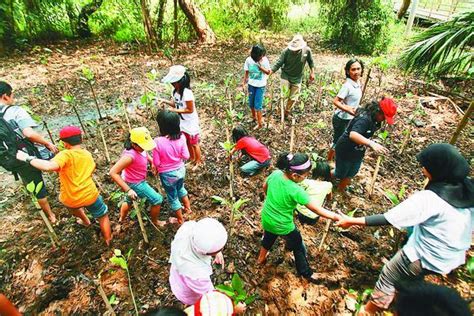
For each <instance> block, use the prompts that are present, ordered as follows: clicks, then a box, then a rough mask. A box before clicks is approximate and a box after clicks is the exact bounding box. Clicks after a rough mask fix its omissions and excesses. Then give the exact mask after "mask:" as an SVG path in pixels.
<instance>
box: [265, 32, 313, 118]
mask: <svg viewBox="0 0 474 316" xmlns="http://www.w3.org/2000/svg"><path fill="white" fill-rule="evenodd" d="M306 63H308V66H309V68H310V74H309V80H310V81H313V80H314V62H313V56H312V55H311V49H310V48H309V47H308V45H307V44H306V42H305V41H304V39H303V36H301V35H300V34H296V35H295V36H294V37H293V39H292V40H291V42H289V43H288V47H287V48H285V49H284V50H283V51H282V52H281V55H280V58H278V60H277V62H276V63H275V64H274V65H273V67H272V69H271V70H272V73H274V72H277V71H278V69H280V68H281V93H282V97H287V98H288V101H287V103H286V108H285V117H287V116H288V115H289V114H290V111H291V108H292V107H293V104H294V103H295V102H296V101H297V100H298V95H299V92H300V89H301V81H302V78H303V71H304V66H305V64H306Z"/></svg>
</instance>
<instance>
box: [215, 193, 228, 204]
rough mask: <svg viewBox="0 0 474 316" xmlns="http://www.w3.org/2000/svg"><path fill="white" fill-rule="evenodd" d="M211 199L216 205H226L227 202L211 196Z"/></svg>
mask: <svg viewBox="0 0 474 316" xmlns="http://www.w3.org/2000/svg"><path fill="white" fill-rule="evenodd" d="M211 199H212V200H213V201H214V202H217V203H220V204H222V205H228V204H229V202H228V201H227V200H226V199H224V198H221V197H220V196H217V195H213V196H211Z"/></svg>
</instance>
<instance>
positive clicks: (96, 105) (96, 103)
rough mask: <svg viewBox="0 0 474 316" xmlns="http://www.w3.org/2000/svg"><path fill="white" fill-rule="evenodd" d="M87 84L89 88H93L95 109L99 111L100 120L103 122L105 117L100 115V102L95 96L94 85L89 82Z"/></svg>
mask: <svg viewBox="0 0 474 316" xmlns="http://www.w3.org/2000/svg"><path fill="white" fill-rule="evenodd" d="M87 83H88V84H89V87H90V88H91V92H92V97H93V98H94V103H95V107H96V109H97V113H99V120H102V119H103V117H102V114H101V113H100V107H99V102H98V101H97V96H96V94H95V90H94V86H93V85H92V82H90V81H87Z"/></svg>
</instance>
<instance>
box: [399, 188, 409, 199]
mask: <svg viewBox="0 0 474 316" xmlns="http://www.w3.org/2000/svg"><path fill="white" fill-rule="evenodd" d="M406 188H407V186H406V185H404V184H403V185H402V187H401V188H400V191H398V200H399V201H400V200H402V199H403V198H404V197H405V191H406Z"/></svg>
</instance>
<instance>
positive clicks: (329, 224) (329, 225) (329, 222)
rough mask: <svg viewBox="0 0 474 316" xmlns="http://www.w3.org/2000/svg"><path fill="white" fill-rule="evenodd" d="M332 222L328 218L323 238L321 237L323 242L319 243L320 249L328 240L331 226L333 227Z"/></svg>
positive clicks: (319, 249)
mask: <svg viewBox="0 0 474 316" xmlns="http://www.w3.org/2000/svg"><path fill="white" fill-rule="evenodd" d="M331 223H332V221H331V220H326V227H324V233H323V238H322V239H321V243H320V244H319V247H318V251H321V249H323V246H324V243H325V242H326V238H327V236H328V233H329V228H330V227H331Z"/></svg>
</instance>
